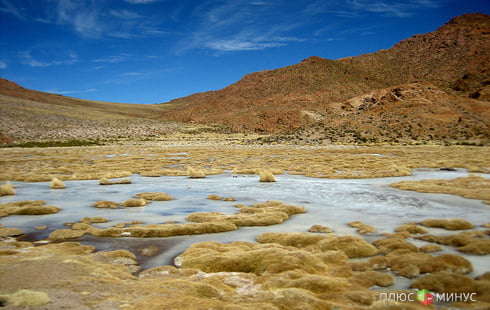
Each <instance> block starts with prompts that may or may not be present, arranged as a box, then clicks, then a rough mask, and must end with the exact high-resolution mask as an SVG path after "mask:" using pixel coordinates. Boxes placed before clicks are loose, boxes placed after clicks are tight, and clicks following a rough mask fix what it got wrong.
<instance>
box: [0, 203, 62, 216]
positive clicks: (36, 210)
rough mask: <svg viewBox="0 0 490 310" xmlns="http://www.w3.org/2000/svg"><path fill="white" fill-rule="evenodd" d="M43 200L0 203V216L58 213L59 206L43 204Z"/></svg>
mask: <svg viewBox="0 0 490 310" xmlns="http://www.w3.org/2000/svg"><path fill="white" fill-rule="evenodd" d="M44 204H46V202H45V201H43V200H23V201H16V202H7V203H2V204H0V217H2V216H9V215H44V214H53V213H58V212H59V211H60V210H61V208H58V207H55V206H45V205H44Z"/></svg>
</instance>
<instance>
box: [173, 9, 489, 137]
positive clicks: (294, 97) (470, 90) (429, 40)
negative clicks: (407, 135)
mask: <svg viewBox="0 0 490 310" xmlns="http://www.w3.org/2000/svg"><path fill="white" fill-rule="evenodd" d="M489 38H490V16H489V15H485V14H479V13H475V14H466V15H462V16H459V17H455V18H453V19H452V20H450V21H449V22H448V23H446V24H445V25H443V26H442V27H440V28H439V29H437V30H436V31H434V32H431V33H427V34H420V35H415V36H413V37H411V38H409V39H406V40H403V41H401V42H400V43H398V44H396V45H395V46H393V47H392V48H390V49H388V50H381V51H378V52H376V53H372V54H365V55H360V56H357V57H350V58H344V59H339V60H328V59H323V58H320V57H310V58H308V59H305V60H303V61H302V62H301V63H299V64H296V65H292V66H289V67H285V68H280V69H276V70H271V71H262V72H256V73H252V74H249V75H246V76H245V77H243V78H242V79H241V80H240V81H238V82H236V83H234V84H232V85H230V86H228V87H226V88H224V89H221V90H218V91H211V92H205V93H199V94H194V95H191V96H188V97H184V98H179V99H176V100H173V101H171V103H172V104H173V108H170V109H169V110H168V111H167V112H165V117H167V118H169V119H173V120H178V121H184V122H197V123H219V124H222V125H223V126H224V127H225V128H227V129H228V130H231V131H245V132H252V131H255V132H260V133H281V132H287V131H291V130H298V129H303V128H309V127H310V126H311V124H312V123H314V124H316V125H317V124H318V122H320V123H322V122H323V123H322V126H325V127H326V128H331V129H332V130H334V131H335V126H333V125H331V124H328V123H325V122H327V121H329V120H331V119H332V117H335V118H338V117H341V116H339V115H336V114H332V111H335V103H338V102H343V101H346V100H348V99H350V98H353V97H356V96H361V95H363V94H366V93H369V92H372V91H374V90H377V89H384V88H389V87H392V86H396V85H400V84H405V83H410V82H415V81H419V82H421V84H418V85H419V86H417V87H418V88H422V89H427V87H433V88H435V89H437V88H440V89H438V90H437V92H441V94H439V95H438V97H437V99H436V98H434V97H430V98H428V100H429V101H430V102H431V104H432V105H441V109H442V108H443V106H445V105H448V106H454V105H455V104H456V102H457V104H456V105H457V106H458V111H460V112H458V113H463V114H464V115H465V118H466V119H468V120H469V122H471V121H472V120H475V122H476V123H478V124H480V125H481V126H483V127H481V126H480V125H478V126H477V127H478V128H480V129H479V130H478V133H476V132H470V133H469V134H468V135H469V136H471V137H476V136H478V137H483V138H484V139H485V137H486V138H487V139H488V137H489V136H490V133H488V124H489V118H488V116H486V114H485V115H483V114H479V113H478V112H477V111H480V110H482V109H483V110H484V111H485V110H486V108H490V107H489V104H488V103H485V102H482V101H483V100H488V99H490V96H489V94H490V89H489V87H490V86H489V84H490V71H489V68H490V64H489V62H490V60H489V55H490V40H489ZM426 83H429V84H426ZM431 84H433V85H432V86H427V85H431ZM452 95H458V96H459V97H454V96H452ZM470 97H471V98H475V99H478V100H479V101H480V103H475V102H476V101H475V100H471V99H468V98H470ZM421 99H423V98H421ZM475 104H477V105H482V107H481V109H480V108H478V109H473V108H472V107H473V105H475ZM392 108H393V109H394V110H393V111H390V115H392V118H393V119H396V120H397V122H398V125H399V126H401V127H407V126H408V125H409V124H408V123H404V119H405V118H407V117H408V115H406V113H408V112H410V113H411V115H425V114H424V113H426V112H427V111H426V109H425V107H424V108H422V106H420V109H419V108H417V106H414V107H413V108H411V109H409V110H406V109H398V107H397V106H393V107H392ZM383 113H388V111H384V110H383ZM383 113H382V112H381V111H378V110H375V111H370V112H369V113H367V112H365V111H357V112H356V113H353V114H351V115H350V116H349V118H350V120H351V121H352V122H353V123H352V124H351V125H349V126H357V125H356V124H358V123H359V124H364V119H365V118H366V117H368V118H373V119H375V120H376V121H375V122H373V123H375V124H376V125H373V126H375V127H376V128H384V127H389V126H390V124H389V123H388V120H387V119H386V118H385V117H384V116H383V115H385V114H383ZM368 115H369V116H368ZM443 115H444V114H441V116H437V117H436V118H437V119H439V118H444V116H443ZM421 117H422V116H421ZM429 119H434V118H433V117H431V118H429ZM458 119H459V118H458ZM320 120H321V121H320ZM482 124H483V125H482ZM438 125H440V124H435V125H434V126H438ZM432 127H433V126H432ZM429 128H431V127H429ZM351 130H354V131H359V130H361V131H362V128H355V127H353V128H351ZM426 130H429V129H428V128H427V129H426ZM485 130H486V132H485ZM470 131H471V130H470ZM482 131H483V133H482ZM379 132H380V134H381V132H383V130H379ZM333 134H334V135H335V133H333ZM417 136H420V135H417ZM426 136H427V135H426ZM454 137H455V138H458V139H464V135H462V134H458V135H455V136H454Z"/></svg>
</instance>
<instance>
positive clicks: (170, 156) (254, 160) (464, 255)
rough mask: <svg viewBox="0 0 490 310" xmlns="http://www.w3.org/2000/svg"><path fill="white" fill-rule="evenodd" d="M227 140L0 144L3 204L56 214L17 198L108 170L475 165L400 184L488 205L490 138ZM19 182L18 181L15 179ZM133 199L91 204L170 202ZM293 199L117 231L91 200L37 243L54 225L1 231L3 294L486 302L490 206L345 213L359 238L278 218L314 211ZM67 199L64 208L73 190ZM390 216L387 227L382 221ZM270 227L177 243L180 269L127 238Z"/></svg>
mask: <svg viewBox="0 0 490 310" xmlns="http://www.w3.org/2000/svg"><path fill="white" fill-rule="evenodd" d="M226 137H227V139H223V138H221V139H220V138H219V137H217V136H215V139H214V140H212V139H208V138H209V137H207V138H206V139H204V138H203V139H202V140H196V139H194V140H193V141H189V140H186V137H185V136H182V135H179V136H175V138H174V139H168V140H166V141H140V142H127V141H126V142H119V143H114V144H113V145H106V146H85V147H62V148H57V147H48V148H19V147H14V148H2V149H0V161H1V167H2V171H1V172H0V179H1V180H2V181H4V182H3V183H2V184H3V185H2V187H1V188H0V189H1V193H2V195H3V196H2V197H1V198H0V214H1V216H3V218H4V219H8V218H10V217H23V216H24V217H26V218H33V217H36V216H45V217H46V218H48V217H49V216H53V215H49V214H62V213H63V212H68V209H66V208H65V209H66V210H64V206H63V205H62V204H60V205H56V206H52V205H50V202H49V201H47V202H46V201H26V200H19V199H16V196H20V195H28V194H29V193H28V192H29V188H32V190H34V188H35V184H46V185H43V186H48V185H49V184H51V187H52V190H53V191H60V193H63V191H66V189H64V185H65V184H64V183H63V182H65V183H69V181H74V180H97V181H99V180H100V184H113V185H109V186H113V188H114V187H118V188H122V187H124V186H129V185H127V184H128V183H131V178H132V176H134V175H140V176H142V177H155V179H154V180H158V178H157V177H159V176H175V177H180V178H182V177H189V182H190V183H189V186H190V187H192V182H196V181H193V180H192V179H191V178H200V179H202V178H205V177H206V176H208V178H211V175H219V174H223V173H228V174H230V173H231V174H232V176H233V177H237V178H239V177H241V176H242V175H247V176H249V178H250V177H253V178H256V182H257V183H259V174H262V175H261V178H262V176H264V175H268V178H266V177H264V179H263V181H273V180H274V178H275V177H276V178H278V179H279V178H280V176H281V175H304V176H305V177H311V178H329V179H359V178H387V177H396V176H408V175H410V174H411V173H412V172H413V171H414V170H413V169H426V170H431V171H439V170H440V169H441V168H442V169H444V170H452V169H457V170H458V171H465V170H463V169H466V170H467V171H468V173H467V175H466V176H464V177H460V178H455V179H451V180H422V181H404V182H396V184H392V186H393V187H397V188H400V189H403V190H416V191H424V192H434V193H449V194H452V195H459V196H464V197H466V198H465V199H467V200H463V201H474V200H475V199H477V200H481V206H480V205H478V208H481V212H483V213H482V214H488V215H490V212H489V209H488V208H489V207H488V205H487V204H488V202H489V200H490V193H489V191H490V190H489V189H490V179H489V178H488V173H489V172H490V157H489V156H488V154H489V152H490V150H489V148H488V147H456V146H453V147H441V146H411V147H403V146H340V145H339V146H328V147H313V146H291V145H280V144H277V145H264V146H259V145H247V144H246V140H244V139H240V138H238V137H237V136H235V137H232V136H226ZM271 175H272V176H271ZM121 178H123V179H121ZM125 179H127V180H125ZM121 180H122V181H121ZM11 182H12V183H11ZM39 182H41V183H39ZM42 182H45V183H42ZM46 182H48V183H46ZM49 182H52V183H49ZM155 182H157V181H155ZM394 183H395V182H394ZM15 184H22V186H19V187H18V188H15ZM91 184H93V182H92V183H91ZM261 184H262V183H261ZM263 184H264V186H265V184H267V183H263ZM280 184H281V183H280V182H278V183H277V185H279V186H281V185H280ZM87 186H88V185H87ZM91 186H107V185H98V184H97V185H91ZM183 190H184V189H183ZM244 190H245V191H246V188H245V189H244ZM87 193H90V189H87ZM12 194H14V195H12ZM210 194H212V193H210ZM339 194H340V193H339ZM250 195H253V192H251V193H250ZM136 196H137V197H134V198H132V199H129V200H127V201H125V202H114V201H102V202H100V201H99V202H96V201H93V203H94V206H95V207H97V208H104V207H105V208H114V209H120V208H134V209H138V208H145V207H144V206H145V205H146V204H149V206H148V207H147V208H151V207H152V203H156V202H157V201H164V200H172V199H174V197H172V196H170V195H168V194H167V195H166V194H165V193H141V194H138V195H136ZM454 197H457V196H454ZM285 198H286V199H285V200H283V201H269V202H267V201H263V202H261V203H257V204H253V205H243V204H240V201H237V202H236V209H235V210H236V211H235V212H234V213H233V212H232V213H230V214H228V213H220V212H216V211H217V210H211V209H209V208H208V209H207V211H206V212H194V213H192V214H189V215H188V216H187V217H186V221H185V222H181V223H171V222H169V223H157V224H155V223H152V224H149V223H145V222H144V221H141V218H138V216H137V214H138V213H135V216H134V217H133V220H132V221H131V222H126V223H118V224H116V225H112V224H111V225H112V226H109V227H107V226H105V227H102V226H100V225H102V224H98V223H102V222H104V221H110V219H105V218H100V217H96V216H90V212H92V211H90V210H95V209H94V208H93V206H87V207H86V211H84V212H85V213H84V214H88V216H86V217H84V218H83V219H82V218H77V217H74V218H73V219H71V221H70V222H69V223H65V226H66V227H64V228H62V229H56V230H54V231H52V232H50V233H49V236H47V237H43V238H40V239H41V240H35V238H33V237H32V236H33V235H34V236H35V234H33V233H32V232H33V231H40V232H42V231H43V230H45V229H46V227H36V228H34V227H32V228H31V229H30V230H29V231H23V230H21V229H19V228H18V227H2V228H0V233H1V235H2V237H1V238H2V241H1V243H0V292H1V294H2V296H1V300H2V304H3V305H4V306H5V309H17V308H22V307H32V308H33V309H227V310H235V309H430V308H434V305H432V306H425V305H422V304H420V303H419V302H418V301H417V300H416V298H415V295H414V294H412V295H409V294H411V293H414V292H416V290H417V289H428V290H430V291H433V292H438V293H441V294H442V293H444V294H445V293H447V294H466V295H458V296H470V295H469V294H473V293H474V295H471V296H473V297H474V298H476V299H475V300H476V301H472V300H470V299H467V300H460V299H457V300H451V302H449V303H438V304H437V305H438V306H444V307H447V306H451V307H456V308H462V309H463V308H464V309H468V308H471V309H486V308H488V307H489V306H490V295H489V292H490V266H489V265H488V263H487V266H486V267H485V263H483V265H482V264H480V265H479V266H478V267H477V266H473V264H472V262H471V261H472V258H474V259H475V260H473V261H479V262H482V261H483V262H484V261H485V259H484V257H486V256H488V255H489V254H490V238H489V234H490V231H489V230H488V229H489V226H490V223H489V222H490V216H488V217H487V218H481V219H480V221H479V222H478V223H476V222H475V223H470V222H469V221H466V220H464V219H454V218H447V217H444V218H406V221H405V219H404V221H405V223H404V224H403V225H398V226H397V227H394V228H393V230H392V231H383V230H378V229H377V227H376V226H377V225H376V224H375V223H374V224H373V223H370V224H373V225H369V224H366V223H363V222H362V221H355V220H354V219H350V218H345V220H344V219H343V221H344V224H345V226H346V227H351V228H352V229H355V230H353V231H354V232H353V233H352V234H337V233H336V232H335V231H333V233H332V230H331V229H329V227H328V226H329V223H328V222H311V225H309V226H311V228H310V229H309V231H308V229H305V230H304V231H303V232H297V231H295V232H290V231H287V229H284V230H281V229H280V227H281V226H282V225H287V224H284V223H286V222H287V221H289V220H291V219H294V218H295V217H300V216H302V214H306V213H308V208H309V207H308V203H305V204H304V205H302V206H300V205H293V204H291V203H290V202H289V201H287V195H285ZM301 198H303V197H301ZM212 199H213V200H224V201H232V200H233V197H219V196H217V195H210V196H208V197H207V199H206V197H202V204H203V205H210V206H212V205H213V204H212V201H213V200H212ZM461 199H462V198H461ZM470 199H471V200H470ZM66 200H67V204H68V201H69V200H70V197H68V196H67V197H66ZM89 200H90V199H89ZM304 200H305V201H307V200H308V197H304ZM475 202H476V201H475ZM485 202H486V203H487V204H485ZM230 203H231V202H230ZM155 206H156V204H155ZM182 207H185V206H182ZM485 210H487V211H485ZM213 211H214V212H213ZM2 222H4V221H2V220H0V223H2ZM60 224H61V223H60ZM382 224H385V223H379V227H381V226H383V227H384V226H385V225H382ZM266 226H271V227H272V226H274V227H276V228H274V229H275V230H274V231H273V232H266V233H257V236H255V241H253V242H250V241H239V240H238V239H237V240H236V241H234V242H231V243H229V242H214V241H202V240H203V239H202V238H201V239H199V240H200V242H197V243H194V244H192V245H190V246H189V247H188V248H187V249H185V250H184V251H183V252H182V253H180V255H178V256H177V257H176V258H175V260H174V263H173V265H172V266H170V265H162V266H156V267H154V268H151V269H147V270H142V269H141V267H140V266H139V261H138V260H139V259H140V258H141V257H144V256H149V257H151V256H152V255H154V252H155V251H157V249H156V248H155V247H152V246H148V247H146V248H144V249H142V250H141V252H138V253H132V252H130V251H128V250H127V248H126V247H125V246H124V244H125V241H124V240H129V239H127V238H130V239H131V240H133V239H138V238H154V239H152V240H162V242H163V241H164V240H165V238H169V237H171V236H182V235H184V236H185V235H187V236H188V238H193V236H195V235H199V236H201V235H202V236H203V238H206V236H212V235H215V234H223V233H226V232H229V231H234V230H236V231H238V232H239V231H240V229H247V227H266ZM277 227H278V228H277ZM283 227H287V226H283ZM48 229H49V228H48ZM24 230H25V229H24ZM257 231H258V230H257ZM248 233H249V234H250V232H248ZM24 234H29V235H30V236H31V237H30V238H28V240H29V241H24V240H26V239H25V235H24ZM203 234H204V235H203ZM40 235H42V234H40ZM82 236H85V237H83V238H87V236H88V237H89V238H96V239H97V238H99V239H98V240H108V241H107V242H109V243H110V242H112V241H114V244H117V245H118V247H119V248H112V249H111V250H110V251H107V250H104V251H102V250H99V249H97V248H96V247H94V246H91V245H87V244H90V242H87V241H86V240H87V239H80V238H82ZM125 238H126V239H125ZM80 240H83V242H82V243H83V244H81V243H79V241H80ZM111 240H112V241H111ZM204 240H205V239H204ZM209 240H212V238H210V239H209ZM116 241H117V243H116ZM119 241H120V242H119ZM486 261H487V262H488V260H486ZM482 268H483V270H485V271H486V272H483V273H481V272H480V273H479V274H474V272H473V270H474V269H478V270H479V271H480V270H482ZM414 290H415V291H414ZM381 292H389V293H392V294H393V295H390V296H392V297H393V296H395V294H398V295H396V296H411V297H413V298H411V300H412V301H409V302H402V301H401V300H393V298H392V300H390V301H387V300H383V298H380V293H381ZM402 293H403V294H404V295H400V294H402ZM448 296H449V295H448ZM452 296H456V295H452Z"/></svg>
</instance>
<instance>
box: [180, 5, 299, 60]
mask: <svg viewBox="0 0 490 310" xmlns="http://www.w3.org/2000/svg"><path fill="white" fill-rule="evenodd" d="M277 8H278V7H277V3H274V2H270V1H252V2H250V1H245V0H236V1H229V2H221V3H217V2H206V3H205V4H203V5H201V6H198V7H196V8H195V9H194V11H193V13H194V15H195V16H196V17H197V19H196V23H195V24H194V25H193V26H194V31H192V32H191V33H190V34H189V35H187V36H184V38H183V39H182V40H181V41H180V42H179V43H178V45H177V46H178V47H177V53H182V52H185V51H187V50H191V49H196V48H204V49H210V50H213V51H216V52H218V53H224V52H236V51H254V50H263V49H268V48H277V47H282V46H286V45H288V44H291V43H292V42H301V41H304V40H305V39H304V38H297V37H296V36H293V35H290V34H289V32H290V31H291V30H294V29H295V28H297V27H298V26H301V23H300V22H298V20H297V18H295V17H294V15H295V12H289V13H287V15H289V16H283V18H280V17H278V14H276V12H275V10H276V9H277ZM283 11H285V12H287V10H283Z"/></svg>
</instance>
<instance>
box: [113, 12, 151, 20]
mask: <svg viewBox="0 0 490 310" xmlns="http://www.w3.org/2000/svg"><path fill="white" fill-rule="evenodd" d="M109 13H110V14H111V15H112V16H115V17H117V18H121V19H136V18H141V17H143V16H141V15H139V14H138V13H136V12H133V11H130V10H110V11H109Z"/></svg>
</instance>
